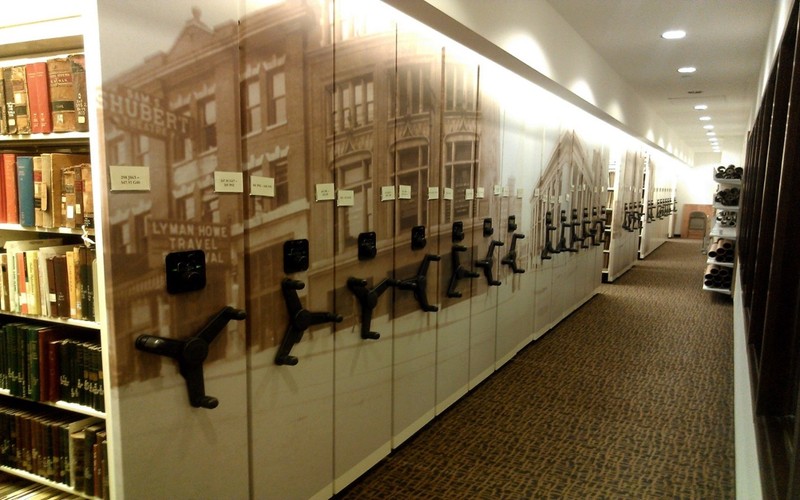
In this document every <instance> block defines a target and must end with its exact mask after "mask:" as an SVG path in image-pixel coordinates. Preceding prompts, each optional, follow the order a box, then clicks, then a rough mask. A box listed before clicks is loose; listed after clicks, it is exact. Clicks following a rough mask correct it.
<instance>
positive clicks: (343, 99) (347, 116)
mask: <svg viewBox="0 0 800 500" xmlns="http://www.w3.org/2000/svg"><path fill="white" fill-rule="evenodd" d="M331 98H332V103H331V111H332V114H331V126H330V127H329V132H330V133H339V132H343V131H345V130H352V129H355V128H359V127H363V126H365V125H369V124H371V123H372V122H373V120H374V119H375V85H374V82H373V77H372V75H371V74H368V75H363V76H359V77H356V78H352V79H350V80H347V81H343V82H338V83H337V84H336V85H335V86H334V88H333V91H332V92H331Z"/></svg>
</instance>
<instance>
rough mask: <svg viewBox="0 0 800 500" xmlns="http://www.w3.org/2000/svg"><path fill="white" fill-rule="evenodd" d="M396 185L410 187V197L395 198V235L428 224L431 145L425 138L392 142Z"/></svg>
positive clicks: (394, 181) (394, 182)
mask: <svg viewBox="0 0 800 500" xmlns="http://www.w3.org/2000/svg"><path fill="white" fill-rule="evenodd" d="M392 162H393V167H394V176H393V178H392V181H393V184H394V185H395V186H411V199H410V200H398V203H397V210H396V218H397V221H396V224H395V227H396V228H397V234H405V233H407V232H408V231H410V230H411V228H412V227H414V226H422V225H427V220H428V215H427V210H426V208H427V199H428V171H429V165H430V148H429V147H428V140H427V139H424V138H421V139H408V140H404V141H402V142H400V143H397V144H395V146H394V148H393V154H392Z"/></svg>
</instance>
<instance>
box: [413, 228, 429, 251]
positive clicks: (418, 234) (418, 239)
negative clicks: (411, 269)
mask: <svg viewBox="0 0 800 500" xmlns="http://www.w3.org/2000/svg"><path fill="white" fill-rule="evenodd" d="M427 243H428V241H427V240H426V239H425V226H414V227H412V228H411V249H412V250H421V249H423V248H425V245H426V244H427Z"/></svg>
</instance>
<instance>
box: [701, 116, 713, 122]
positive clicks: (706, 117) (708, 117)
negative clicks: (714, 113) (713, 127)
mask: <svg viewBox="0 0 800 500" xmlns="http://www.w3.org/2000/svg"><path fill="white" fill-rule="evenodd" d="M709 120H711V117H710V116H701V117H700V121H701V122H707V121H709Z"/></svg>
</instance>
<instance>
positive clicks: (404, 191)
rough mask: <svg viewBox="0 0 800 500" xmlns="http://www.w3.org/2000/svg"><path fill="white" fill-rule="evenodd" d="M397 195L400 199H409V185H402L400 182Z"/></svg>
mask: <svg viewBox="0 0 800 500" xmlns="http://www.w3.org/2000/svg"><path fill="white" fill-rule="evenodd" d="M398 191H399V196H398V198H400V199H401V200H410V199H411V186H404V185H402V184H400V186H398Z"/></svg>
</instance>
